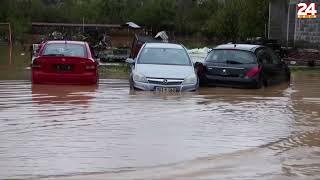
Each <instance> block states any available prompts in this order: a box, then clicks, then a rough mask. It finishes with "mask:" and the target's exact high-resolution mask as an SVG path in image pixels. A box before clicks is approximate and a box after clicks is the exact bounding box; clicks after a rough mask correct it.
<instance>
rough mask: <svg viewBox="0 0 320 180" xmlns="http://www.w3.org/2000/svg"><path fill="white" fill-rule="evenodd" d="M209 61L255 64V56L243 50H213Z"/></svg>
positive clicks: (208, 58)
mask: <svg viewBox="0 0 320 180" xmlns="http://www.w3.org/2000/svg"><path fill="white" fill-rule="evenodd" d="M206 61H207V62H213V63H226V64H254V63H256V58H255V56H254V55H253V54H252V53H250V52H247V51H241V50H212V51H211V52H210V54H209V55H208V57H207V60H206Z"/></svg>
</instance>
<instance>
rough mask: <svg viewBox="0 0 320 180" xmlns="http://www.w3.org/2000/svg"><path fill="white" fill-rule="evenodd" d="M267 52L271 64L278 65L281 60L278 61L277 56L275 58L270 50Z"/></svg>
mask: <svg viewBox="0 0 320 180" xmlns="http://www.w3.org/2000/svg"><path fill="white" fill-rule="evenodd" d="M267 52H268V53H269V54H270V58H271V63H272V64H280V62H281V60H280V58H279V56H277V55H276V54H275V53H274V51H272V50H271V49H268V50H267Z"/></svg>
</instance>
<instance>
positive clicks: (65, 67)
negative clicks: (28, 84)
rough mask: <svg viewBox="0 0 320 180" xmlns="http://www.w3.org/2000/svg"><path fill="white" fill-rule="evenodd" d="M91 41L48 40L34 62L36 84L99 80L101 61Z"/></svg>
mask: <svg viewBox="0 0 320 180" xmlns="http://www.w3.org/2000/svg"><path fill="white" fill-rule="evenodd" d="M93 56H94V55H93V52H91V50H90V47H89V45H88V43H86V42H79V41H48V42H46V43H44V44H43V46H41V49H40V51H39V54H38V56H37V57H36V58H35V59H34V60H33V62H32V65H31V67H32V82H33V83H34V84H80V85H90V84H97V82H98V78H99V74H98V62H97V61H96V60H95V59H94V58H93Z"/></svg>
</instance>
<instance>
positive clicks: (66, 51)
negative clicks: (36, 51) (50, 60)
mask: <svg viewBox="0 0 320 180" xmlns="http://www.w3.org/2000/svg"><path fill="white" fill-rule="evenodd" d="M42 55H43V56H69V57H85V56H86V52H85V48H84V46H83V45H80V44H47V45H46V47H45V49H44V52H43V54H42Z"/></svg>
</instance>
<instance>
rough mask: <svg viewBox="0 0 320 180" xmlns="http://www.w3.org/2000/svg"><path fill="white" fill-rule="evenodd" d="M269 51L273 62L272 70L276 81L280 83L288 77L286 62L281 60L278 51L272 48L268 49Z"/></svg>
mask: <svg viewBox="0 0 320 180" xmlns="http://www.w3.org/2000/svg"><path fill="white" fill-rule="evenodd" d="M267 53H268V54H269V55H270V58H271V63H272V71H273V74H274V77H273V78H274V79H273V80H274V82H275V83H279V82H281V81H283V80H284V79H285V78H286V75H285V74H286V70H285V66H284V64H283V63H282V62H281V59H280V57H279V56H278V55H276V53H275V52H274V51H273V50H271V49H269V48H268V49H267Z"/></svg>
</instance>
